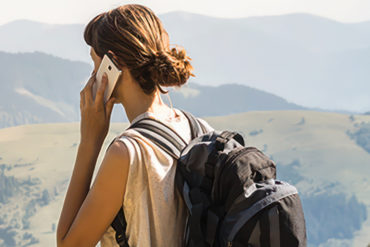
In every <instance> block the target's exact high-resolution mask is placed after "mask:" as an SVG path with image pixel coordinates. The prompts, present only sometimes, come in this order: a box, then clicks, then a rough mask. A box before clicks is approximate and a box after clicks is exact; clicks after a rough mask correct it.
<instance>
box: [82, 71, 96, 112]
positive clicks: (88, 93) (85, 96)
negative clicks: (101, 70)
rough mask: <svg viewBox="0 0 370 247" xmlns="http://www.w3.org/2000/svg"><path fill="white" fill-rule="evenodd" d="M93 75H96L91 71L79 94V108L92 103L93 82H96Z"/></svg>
mask: <svg viewBox="0 0 370 247" xmlns="http://www.w3.org/2000/svg"><path fill="white" fill-rule="evenodd" d="M95 75H96V73H95V72H94V71H93V73H92V74H91V77H90V78H89V80H88V82H87V83H86V85H85V87H84V88H83V89H82V90H81V92H80V107H82V106H84V105H86V104H91V102H92V101H93V97H92V90H93V85H94V82H95V80H96V78H95Z"/></svg>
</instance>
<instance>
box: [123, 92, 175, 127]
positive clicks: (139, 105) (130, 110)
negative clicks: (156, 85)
mask: <svg viewBox="0 0 370 247" xmlns="http://www.w3.org/2000/svg"><path fill="white" fill-rule="evenodd" d="M140 94H141V93H140ZM129 97H130V99H128V100H127V101H125V102H124V103H122V105H123V108H124V109H125V111H126V115H127V118H128V120H129V121H130V123H131V122H132V121H133V120H134V119H135V118H136V117H137V116H139V115H140V114H142V113H144V112H151V113H154V114H156V115H160V116H169V115H171V114H173V112H174V111H173V110H172V109H171V108H170V107H169V106H168V105H166V104H165V103H164V102H163V101H162V99H161V96H160V94H159V92H156V93H155V94H154V95H147V94H145V93H144V92H143V93H142V94H141V95H137V94H130V96H129Z"/></svg>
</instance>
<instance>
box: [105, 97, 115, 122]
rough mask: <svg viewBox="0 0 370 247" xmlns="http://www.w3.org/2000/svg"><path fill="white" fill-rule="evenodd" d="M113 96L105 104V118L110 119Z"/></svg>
mask: <svg viewBox="0 0 370 247" xmlns="http://www.w3.org/2000/svg"><path fill="white" fill-rule="evenodd" d="M114 102H115V98H110V99H109V100H108V102H107V104H106V105H105V113H106V119H108V120H109V119H110V116H111V114H112V109H113V106H114Z"/></svg>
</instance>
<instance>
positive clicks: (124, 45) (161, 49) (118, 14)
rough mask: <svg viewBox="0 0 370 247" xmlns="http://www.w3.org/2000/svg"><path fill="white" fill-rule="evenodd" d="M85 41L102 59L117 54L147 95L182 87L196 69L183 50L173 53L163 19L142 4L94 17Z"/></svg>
mask: <svg viewBox="0 0 370 247" xmlns="http://www.w3.org/2000/svg"><path fill="white" fill-rule="evenodd" d="M84 39H85V41H86V43H87V44H88V45H90V46H91V47H93V48H94V50H95V52H96V54H97V55H98V56H99V57H101V58H102V57H103V56H104V54H105V53H107V52H108V50H111V51H113V53H114V54H115V60H116V62H117V63H118V65H119V66H121V67H122V66H126V67H127V68H128V69H129V70H130V72H131V74H132V76H133V77H134V79H135V80H136V81H137V82H138V83H139V84H140V86H141V88H142V89H143V91H144V92H145V93H147V94H151V93H152V92H154V90H155V89H156V88H159V90H160V91H161V92H162V93H165V91H163V89H161V87H160V86H165V87H167V86H181V85H183V84H185V83H186V81H187V80H188V79H189V77H190V76H195V75H194V74H192V73H191V72H192V71H193V67H192V66H191V64H190V62H189V60H191V58H190V57H188V56H187V55H186V52H185V50H184V49H183V48H182V47H179V46H176V47H175V48H172V49H170V47H169V37H168V34H167V32H166V30H165V29H164V28H163V25H162V23H161V21H160V20H159V18H158V17H157V16H156V15H155V14H154V13H153V11H152V10H151V9H149V8H148V7H145V6H143V5H140V4H127V5H123V6H120V7H117V8H115V9H112V10H110V11H107V12H104V13H101V14H99V15H97V16H96V17H94V18H93V19H92V20H91V21H90V22H89V23H88V24H87V26H86V28H85V31H84Z"/></svg>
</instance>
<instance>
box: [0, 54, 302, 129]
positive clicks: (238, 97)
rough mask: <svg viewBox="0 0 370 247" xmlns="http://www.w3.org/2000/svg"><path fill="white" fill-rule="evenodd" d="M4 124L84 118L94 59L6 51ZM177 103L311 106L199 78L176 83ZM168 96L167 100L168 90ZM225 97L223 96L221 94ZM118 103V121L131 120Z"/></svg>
mask: <svg viewBox="0 0 370 247" xmlns="http://www.w3.org/2000/svg"><path fill="white" fill-rule="evenodd" d="M0 67H1V68H2V69H3V70H4V71H5V73H1V74H0V128H4V127H10V126H15V125H21V124H30V123H50V122H75V121H79V119H80V115H79V114H80V110H79V102H80V94H79V92H80V91H81V89H82V88H83V86H84V84H85V83H86V82H87V79H88V78H89V76H90V72H91V70H92V68H91V67H90V65H88V64H86V63H83V62H78V61H70V60H66V59H62V58H59V57H55V56H52V55H48V54H45V53H42V52H34V53H19V54H12V53H5V52H0ZM170 97H171V99H172V101H173V104H174V106H175V107H178V108H181V109H185V110H188V111H191V112H193V113H194V114H196V115H197V116H220V115H228V114H230V113H239V112H245V111H252V110H282V109H284V110H288V109H296V110H298V109H302V110H304V109H307V108H305V107H302V106H298V105H295V104H293V103H289V102H287V101H286V100H284V99H282V98H281V97H278V96H275V95H272V94H270V93H267V92H263V91H261V90H258V89H253V88H250V87H247V86H243V85H236V84H235V85H234V84H229V85H224V86H218V87H210V86H201V85H197V84H194V83H189V84H188V85H186V86H184V87H182V88H181V89H180V90H172V89H170ZM162 98H163V100H165V101H166V100H167V98H166V97H165V96H162ZM221 98H222V100H220V99H221ZM122 110H123V109H122V108H120V107H119V106H118V105H116V106H115V108H114V110H113V115H112V121H125V120H126V118H125V116H124V113H123V112H122Z"/></svg>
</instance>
